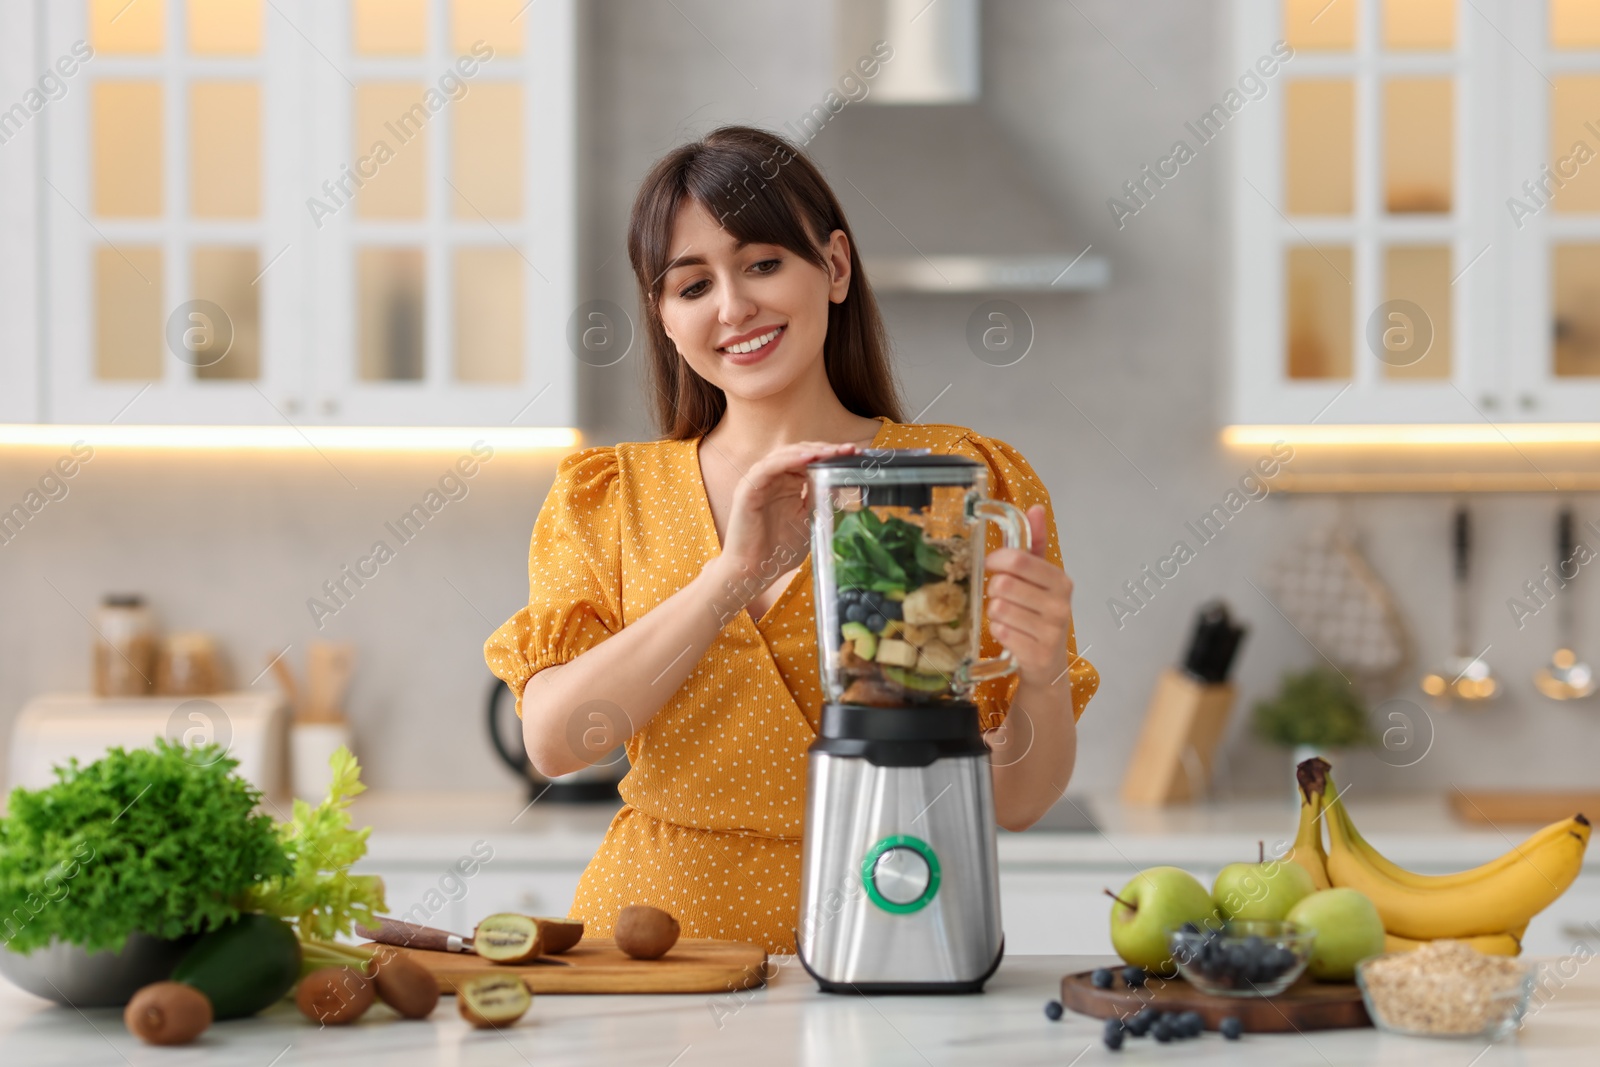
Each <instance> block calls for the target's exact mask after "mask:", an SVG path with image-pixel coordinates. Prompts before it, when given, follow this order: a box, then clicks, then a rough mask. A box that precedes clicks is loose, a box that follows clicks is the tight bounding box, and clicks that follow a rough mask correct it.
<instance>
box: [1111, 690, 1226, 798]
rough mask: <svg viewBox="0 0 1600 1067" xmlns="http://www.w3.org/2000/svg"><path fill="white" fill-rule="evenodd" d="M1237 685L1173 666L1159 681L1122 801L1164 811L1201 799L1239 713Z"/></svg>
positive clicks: (1140, 736)
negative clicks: (1233, 717) (1225, 734)
mask: <svg viewBox="0 0 1600 1067" xmlns="http://www.w3.org/2000/svg"><path fill="white" fill-rule="evenodd" d="M1234 696H1235V691H1234V687H1233V683H1232V682H1218V683H1214V684H1213V683H1209V682H1202V681H1200V680H1199V679H1198V678H1195V677H1194V676H1193V675H1191V674H1188V673H1187V672H1185V671H1180V670H1177V669H1176V668H1173V667H1168V668H1167V669H1165V670H1163V671H1162V672H1161V674H1160V675H1159V676H1158V677H1157V678H1156V687H1155V692H1153V693H1151V694H1150V706H1149V708H1148V709H1147V710H1146V711H1145V716H1144V727H1143V729H1141V730H1140V731H1139V742H1138V744H1137V745H1135V746H1134V749H1133V757H1132V758H1131V759H1130V760H1129V761H1128V770H1127V772H1126V773H1125V774H1124V775H1123V779H1122V800H1123V802H1124V803H1126V804H1131V805H1135V806H1138V807H1161V806H1163V805H1167V804H1180V803H1185V802H1190V801H1194V800H1197V799H1199V798H1200V797H1201V796H1202V795H1203V794H1204V793H1205V792H1206V788H1207V785H1208V783H1209V782H1210V780H1211V765H1212V759H1213V757H1214V756H1215V754H1216V750H1217V743H1218V742H1219V741H1221V740H1222V734H1223V731H1224V730H1225V729H1226V728H1227V725H1228V714H1229V712H1231V711H1232V710H1233V700H1234Z"/></svg>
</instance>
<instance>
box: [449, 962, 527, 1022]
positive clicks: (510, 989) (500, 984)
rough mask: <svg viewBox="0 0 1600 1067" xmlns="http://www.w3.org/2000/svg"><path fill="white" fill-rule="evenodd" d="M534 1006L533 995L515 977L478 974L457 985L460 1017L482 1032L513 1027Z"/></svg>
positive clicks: (519, 979) (520, 980) (457, 1005)
mask: <svg viewBox="0 0 1600 1067" xmlns="http://www.w3.org/2000/svg"><path fill="white" fill-rule="evenodd" d="M532 1006H533V994H532V993H530V992H528V987H527V986H525V985H523V984H522V979H521V978H518V977H517V976H516V975H513V974H506V975H499V974H487V975H478V976H477V977H474V978H466V979H463V980H462V981H461V982H460V983H458V984H457V985H456V1007H457V1009H458V1010H460V1012H461V1017H462V1018H463V1019H465V1020H467V1022H469V1023H471V1024H472V1025H473V1026H476V1027H478V1028H480V1029H486V1028H488V1027H500V1026H510V1025H511V1024H512V1023H514V1022H516V1021H517V1020H518V1019H520V1018H522V1016H523V1015H525V1014H526V1013H527V1011H528V1009H529V1008H530V1007H532Z"/></svg>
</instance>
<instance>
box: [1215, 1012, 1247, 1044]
mask: <svg viewBox="0 0 1600 1067" xmlns="http://www.w3.org/2000/svg"><path fill="white" fill-rule="evenodd" d="M1221 1030H1222V1036H1223V1037H1225V1038H1227V1039H1228V1040H1229V1041H1237V1040H1239V1035H1240V1034H1242V1033H1244V1023H1242V1022H1240V1021H1239V1018H1238V1016H1235V1015H1230V1016H1228V1017H1227V1018H1226V1019H1224V1020H1222V1026H1221Z"/></svg>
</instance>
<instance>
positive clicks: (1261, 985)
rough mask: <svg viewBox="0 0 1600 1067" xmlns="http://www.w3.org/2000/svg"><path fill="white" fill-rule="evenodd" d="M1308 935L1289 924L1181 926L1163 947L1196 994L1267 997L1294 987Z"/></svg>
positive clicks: (1309, 940)
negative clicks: (1169, 953)
mask: <svg viewBox="0 0 1600 1067" xmlns="http://www.w3.org/2000/svg"><path fill="white" fill-rule="evenodd" d="M1314 933H1315V932H1314V931H1312V930H1307V929H1304V928H1302V927H1299V926H1296V925H1295V924H1294V923H1289V922H1265V921H1251V920H1235V921H1233V922H1226V923H1222V924H1221V925H1220V926H1215V927H1208V928H1205V929H1202V928H1201V927H1199V926H1197V925H1195V924H1194V923H1184V924H1183V925H1182V926H1180V927H1179V928H1178V929H1176V930H1174V931H1172V933H1171V935H1170V936H1169V941H1168V944H1169V946H1170V947H1171V949H1172V959H1173V962H1175V963H1176V964H1177V965H1178V973H1179V974H1180V975H1182V976H1183V977H1184V978H1185V979H1186V980H1188V982H1189V984H1190V985H1192V986H1194V987H1195V988H1196V989H1198V990H1200V991H1201V992H1202V993H1213V994H1216V995H1218V996H1224V997H1271V996H1276V995H1277V994H1279V993H1282V992H1283V991H1284V990H1285V989H1288V988H1289V987H1290V986H1292V985H1294V983H1295V980H1296V979H1298V978H1299V977H1300V975H1301V973H1302V972H1303V971H1304V970H1305V969H1306V961H1307V960H1309V959H1310V958H1311V944H1312V939H1313V936H1314Z"/></svg>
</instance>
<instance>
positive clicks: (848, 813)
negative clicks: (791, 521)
mask: <svg viewBox="0 0 1600 1067" xmlns="http://www.w3.org/2000/svg"><path fill="white" fill-rule="evenodd" d="M807 479H808V485H809V491H810V497H809V499H810V501H811V507H812V527H811V556H812V573H813V576H814V579H815V582H816V587H815V593H816V619H817V642H818V667H819V672H820V677H821V682H822V688H823V694H824V704H823V708H822V728H821V731H820V733H819V735H818V737H817V740H816V742H815V743H814V744H813V745H812V746H811V750H810V752H809V754H808V767H807V793H806V821H805V837H804V843H803V845H802V860H801V886H800V925H799V928H798V929H797V930H796V931H795V941H796V945H797V948H798V952H799V956H800V962H801V964H802V965H803V966H804V967H805V968H806V970H807V972H809V973H810V975H811V976H812V977H813V978H814V979H816V982H817V985H818V986H819V987H820V988H821V989H822V991H823V992H829V993H834V992H853V993H938V992H949V993H970V992H978V991H981V990H982V988H983V984H984V982H986V981H987V980H988V978H989V976H990V975H992V974H993V973H994V971H995V969H996V968H997V967H999V965H1000V957H1001V955H1002V953H1003V951H1004V941H1005V939H1004V934H1003V932H1002V930H1001V925H1000V884H999V876H998V867H997V863H996V859H995V821H994V790H993V784H992V778H991V773H990V766H989V750H988V747H987V746H986V745H985V744H984V741H983V736H982V732H981V730H980V727H979V722H978V707H977V704H976V703H975V702H974V700H973V688H974V686H975V685H976V684H977V683H978V682H981V681H985V680H987V679H990V678H998V677H1002V676H1004V675H1007V674H1010V673H1012V672H1013V671H1015V670H1016V664H1015V662H1014V660H1013V658H1012V656H1011V654H1010V652H1002V654H1001V655H999V656H997V657H994V658H991V659H982V658H980V656H979V634H980V633H981V630H982V618H983V617H982V610H983V605H982V603H981V599H980V598H981V597H982V593H983V558H984V555H985V554H986V553H985V536H984V535H985V533H986V532H987V528H986V526H985V525H984V524H985V523H986V522H992V523H995V524H996V525H997V526H999V527H1000V530H1001V532H1002V534H1003V537H1004V542H1005V546H1006V547H1008V548H1021V549H1024V550H1025V549H1027V548H1028V547H1029V540H1030V537H1029V527H1028V522H1027V518H1026V516H1025V515H1024V514H1023V513H1022V512H1021V510H1019V509H1018V508H1016V507H1015V506H1013V505H1011V504H1008V503H1006V502H1004V501H1000V500H992V499H989V498H988V497H987V496H986V495H985V490H986V489H987V485H988V469H987V468H986V467H985V466H984V465H983V464H981V463H978V462H975V461H973V460H970V459H967V458H965V457H963V456H952V455H936V454H933V453H932V452H931V450H929V449H926V448H918V449H866V450H863V451H862V452H859V453H856V454H853V455H845V456H838V457H834V458H831V459H825V460H819V461H818V462H815V463H812V464H810V465H809V466H808V467H807Z"/></svg>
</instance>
